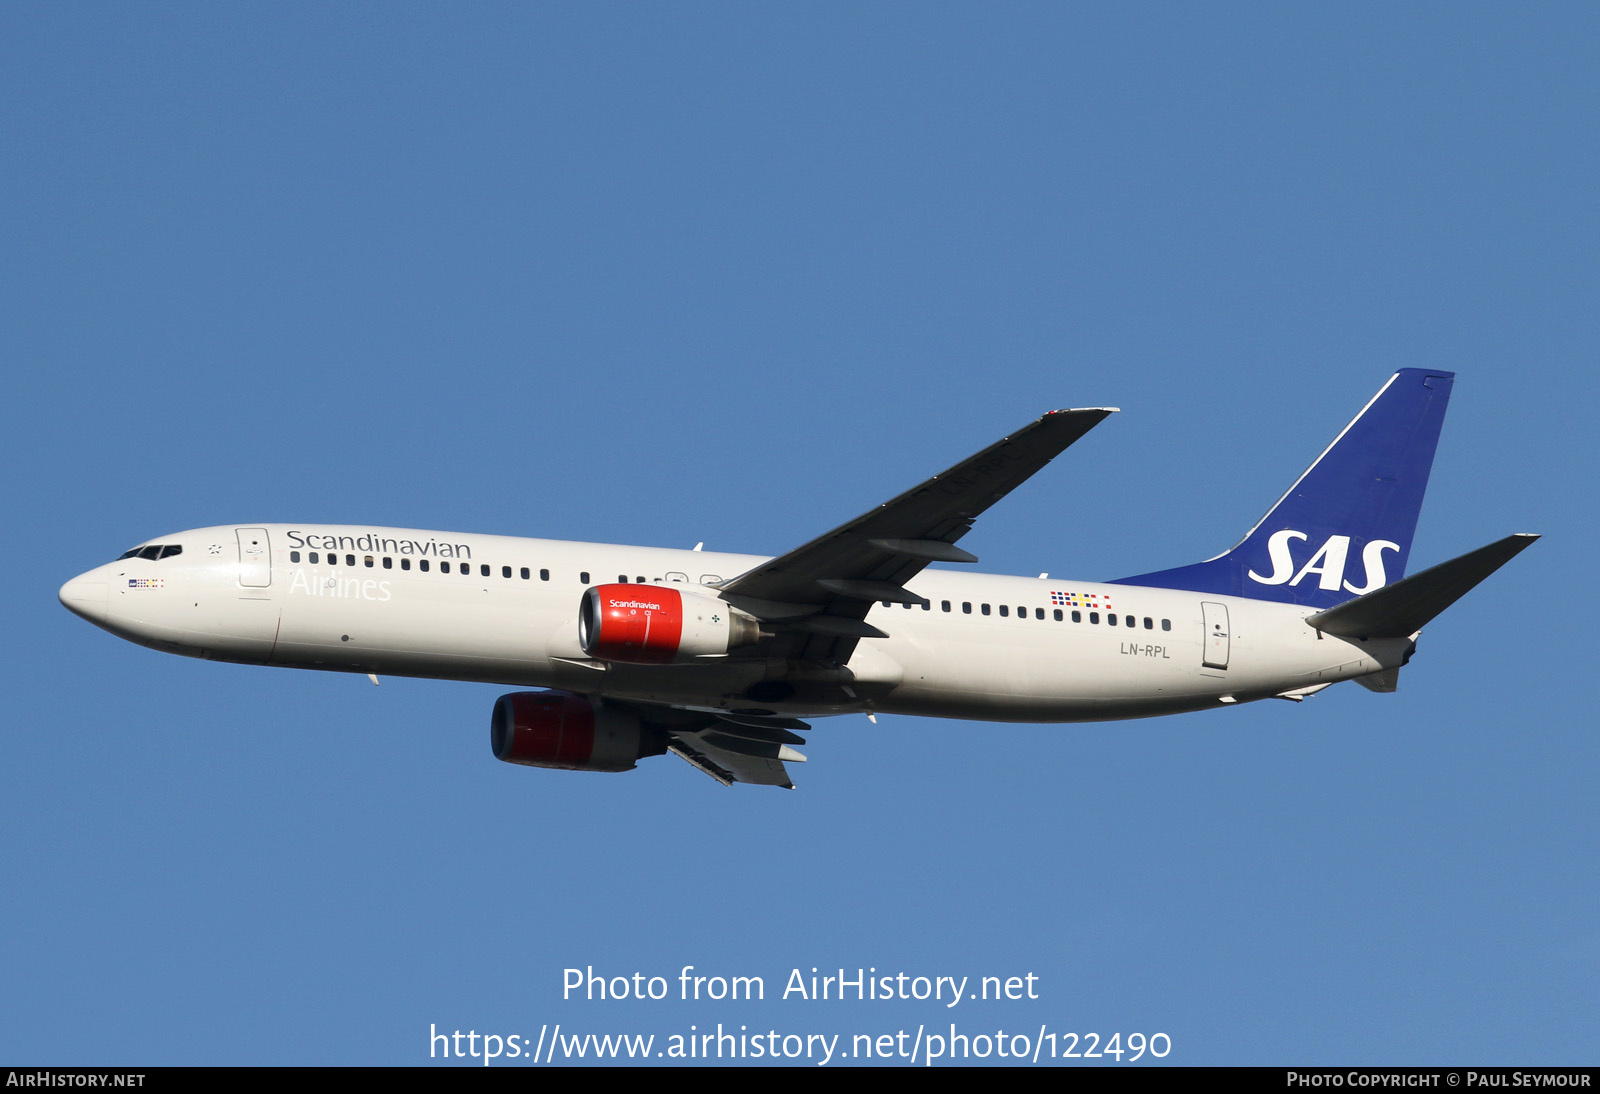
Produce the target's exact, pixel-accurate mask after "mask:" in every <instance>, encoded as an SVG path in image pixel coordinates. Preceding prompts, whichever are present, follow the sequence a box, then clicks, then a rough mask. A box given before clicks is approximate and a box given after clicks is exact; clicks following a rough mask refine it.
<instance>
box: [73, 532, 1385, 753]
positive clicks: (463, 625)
mask: <svg viewBox="0 0 1600 1094" xmlns="http://www.w3.org/2000/svg"><path fill="white" fill-rule="evenodd" d="M152 542H153V543H160V544H168V545H177V546H181V548H182V550H181V551H180V552H178V553H175V554H173V555H171V556H170V557H165V558H160V559H145V558H138V557H133V558H124V559H121V560H119V561H117V562H113V563H109V564H107V565H104V566H100V567H98V568H96V569H94V570H91V571H89V572H88V573H85V574H83V575H81V576H80V577H78V578H75V579H74V580H73V581H71V582H68V584H67V586H65V587H64V588H63V589H62V594H61V595H62V600H63V602H65V603H67V604H68V606H69V607H71V608H72V609H73V610H74V611H75V612H78V614H80V615H83V616H85V617H86V618H89V619H90V620H92V621H93V622H95V623H97V624H99V625H100V626H102V627H104V628H105V629H107V630H109V631H111V632H113V633H114V634H117V635H120V636H122V637H124V638H128V639H130V640H132V641H135V642H139V643H141V644H144V645H148V646H151V647H152V648H155V649H159V650H164V651H167V652H171V653H181V654H186V655H189V656H195V657H203V658H211V659H215V660H220V661H235V662H242V663H246V664H262V665H282V666H288V667H295V668H319V669H328V670H333V671H342V672H358V673H372V674H376V675H397V676H419V677H433V678H439V679H449V680H473V681H483V682H493V683H501V684H507V685H512V686H534V687H549V688H560V689H565V690H569V691H574V692H579V693H583V694H589V695H600V696H606V697H612V698H618V699H630V700H635V701H640V702H649V703H655V704H665V705H673V706H681V707H688V708H696V709H705V710H719V709H721V710H759V711H766V712H773V713H777V714H783V715H799V716H804V715H824V714H840V713H846V712H850V711H863V710H866V711H881V712H889V713H907V714H924V715H932V716H936V717H946V718H976V719H987V720H995V721H1021V722H1068V721H1097V720H1105V719H1115V718H1135V717H1143V716H1148V715H1155V714H1167V713H1174V712H1177V711H1184V710H1196V709H1203V708H1206V707H1213V706H1218V705H1220V704H1225V703H1232V702H1244V701H1248V700H1253V699H1260V698H1266V697H1269V696H1274V695H1284V694H1286V693H1295V692H1301V693H1304V692H1306V691H1308V690H1314V689H1316V688H1318V687H1320V686H1325V685H1327V684H1330V683H1334V682H1337V681H1339V680H1347V679H1352V678H1355V677H1359V676H1365V675H1368V674H1371V673H1376V672H1380V671H1382V670H1385V669H1390V668H1394V667H1397V666H1399V665H1400V664H1401V663H1402V662H1403V660H1404V658H1405V657H1406V656H1407V655H1408V654H1409V652H1410V650H1411V648H1412V643H1411V642H1410V641H1409V640H1395V639H1390V640H1381V641H1371V642H1361V641H1356V640H1352V639H1344V638H1338V637H1335V636H1332V635H1322V634H1319V633H1318V632H1317V631H1315V630H1313V629H1312V628H1311V627H1310V626H1308V625H1307V624H1306V623H1305V617H1306V616H1308V615H1310V614H1312V609H1309V608H1303V607H1300V606H1296V605H1285V604H1278V603H1271V602H1267V601H1260V600H1249V599H1243V598H1237V597H1225V596H1215V595H1210V594H1201V593H1192V592H1182V591H1175V590H1171V589H1155V588H1142V587H1137V586H1129V585H1107V584H1096V583H1089V582H1078V581H1065V580H1058V579H1055V578H1049V579H1043V578H1027V577H1005V576H998V575H989V574H973V573H965V572H958V571H953V570H925V571H924V572H923V573H922V574H921V575H920V576H918V577H917V578H915V579H914V580H912V581H911V582H909V583H908V584H907V586H906V587H907V589H909V590H910V591H911V592H912V593H915V594H917V595H918V596H921V597H924V598H926V599H927V601H928V605H927V606H926V607H918V606H910V607H907V606H903V605H899V604H896V605H894V606H885V605H883V604H877V605H875V606H874V607H873V609H872V611H871V613H870V614H869V615H868V617H867V622H868V623H870V624H872V625H873V626H875V627H877V628H879V629H880V630H882V631H884V632H886V633H887V635H888V637H887V638H863V639H860V640H859V641H858V642H857V643H856V647H855V650H854V652H853V654H852V655H851V657H850V658H849V661H848V663H847V664H846V665H844V666H825V665H824V666H804V665H796V664H792V663H785V662H777V663H769V662H768V661H765V660H762V659H760V658H749V657H741V656H739V654H738V651H735V653H734V654H733V655H730V656H727V657H721V658H708V659H704V660H703V661H702V662H700V663H691V664H679V665H626V664H614V663H606V662H598V661H594V660H591V659H590V658H588V657H587V656H586V655H585V654H584V653H583V651H582V649H581V648H580V647H579V644H578V609H579V603H580V600H581V598H582V595H583V593H584V591H585V589H586V588H587V587H589V586H590V585H596V584H601V583H609V582H614V581H617V580H619V579H621V580H625V581H628V582H635V581H643V582H646V583H664V584H674V585H682V586H685V587H694V586H699V587H702V588H701V590H700V591H702V592H704V593H705V594H706V595H710V596H715V595H716V590H715V588H714V586H715V584H716V583H717V582H719V581H723V580H725V579H729V578H732V577H735V576H737V575H739V574H742V573H745V572H746V571H748V570H750V569H751V568H752V567H754V566H756V565H758V564H759V563H761V562H763V561H765V560H764V559H762V558H760V557H757V556H751V555H730V554H718V553H713V552H708V551H707V552H702V551H683V550H667V549H662V548H650V547H627V546H620V545H616V544H602V543H573V542H560V541H553V540H538V539H517V538H512V537H506V536H486V535H463V534H458V533H439V532H419V531H413V530H403V529H381V528H370V527H359V526H330V525H284V524H279V525H256V526H251V527H242V526H241V527H234V526H226V527H217V528H203V529H198V530H194V531H188V532H181V533H177V534H175V535H171V536H166V537H161V538H159V539H157V540H153V541H152ZM424 564H426V570H424V569H423V566H424ZM1075 619H1076V621H1074V620H1075ZM1113 620H1114V622H1112V621H1113ZM779 679H781V680H783V681H785V687H784V688H782V689H780V690H778V691H775V692H763V691H762V690H760V685H761V684H762V682H763V681H766V680H779Z"/></svg>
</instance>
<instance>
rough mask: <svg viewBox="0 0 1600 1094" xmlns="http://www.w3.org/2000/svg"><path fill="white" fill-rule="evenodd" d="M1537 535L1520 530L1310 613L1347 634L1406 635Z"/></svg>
mask: <svg viewBox="0 0 1600 1094" xmlns="http://www.w3.org/2000/svg"><path fill="white" fill-rule="evenodd" d="M1538 538H1539V537H1538V536H1536V535H1529V534H1527V533H1518V534H1517V535H1514V536H1507V537H1506V538H1505V539H1502V540H1496V541H1495V542H1494V543H1491V544H1489V545H1488V546H1487V547H1479V548H1478V549H1477V550H1476V551H1469V552H1467V553H1466V554H1464V555H1462V556H1461V557H1459V558H1453V559H1451V560H1450V561H1449V562H1441V563H1439V565H1437V566H1434V567H1432V568H1430V569H1427V570H1423V571H1422V572H1421V573H1419V574H1412V575H1411V576H1410V577H1404V578H1401V579H1400V580H1399V581H1396V582H1394V583H1393V584H1391V585H1385V586H1384V587H1383V588H1381V589H1375V590H1374V591H1372V592H1370V593H1367V594H1366V595H1364V596H1358V597H1356V598H1355V599H1354V600H1347V601H1345V602H1344V603H1343V604H1339V605H1337V606H1335V607H1332V608H1329V609H1328V610H1327V611H1321V612H1318V613H1317V614H1316V615H1310V616H1307V617H1306V622H1307V623H1309V624H1311V625H1312V626H1313V627H1315V628H1316V629H1317V630H1319V631H1325V632H1326V633H1328V634H1337V635H1340V636H1341V637H1344V638H1406V637H1409V636H1410V635H1413V634H1415V633H1417V632H1418V631H1420V630H1421V629H1422V628H1423V627H1424V626H1425V625H1427V624H1428V623H1429V622H1430V621H1431V620H1432V619H1433V618H1434V616H1436V615H1438V614H1439V613H1440V612H1442V611H1444V610H1445V609H1446V608H1448V607H1449V606H1450V605H1452V604H1454V603H1455V602H1456V601H1457V600H1460V599H1461V597H1463V596H1464V595H1466V593H1467V592H1469V591H1470V590H1471V589H1472V588H1473V586H1475V585H1477V584H1478V582H1480V581H1482V580H1483V579H1484V578H1486V577H1488V576H1489V575H1490V574H1492V573H1494V572H1495V571H1496V570H1498V569H1499V568H1500V567H1502V566H1504V565H1505V564H1506V563H1507V562H1510V561H1511V560H1512V559H1513V558H1515V557H1516V556H1517V554H1518V553H1519V552H1521V551H1522V550H1524V549H1525V548H1527V547H1528V546H1529V545H1531V544H1532V543H1533V541H1534V540H1536V539H1538Z"/></svg>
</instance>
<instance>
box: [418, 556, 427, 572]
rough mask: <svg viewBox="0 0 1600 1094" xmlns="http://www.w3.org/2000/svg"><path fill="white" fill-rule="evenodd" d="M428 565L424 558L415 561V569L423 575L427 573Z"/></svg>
mask: <svg viewBox="0 0 1600 1094" xmlns="http://www.w3.org/2000/svg"><path fill="white" fill-rule="evenodd" d="M428 565H429V563H428V560H427V559H425V558H421V559H418V560H417V569H419V570H421V571H422V572H423V573H427V572H428Z"/></svg>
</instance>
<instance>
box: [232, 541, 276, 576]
mask: <svg viewBox="0 0 1600 1094" xmlns="http://www.w3.org/2000/svg"><path fill="white" fill-rule="evenodd" d="M234 535H235V536H237V537H238V539H239V584H241V585H243V586H244V587H245V588H247V589H265V588H267V587H269V586H270V585H271V584H272V552H271V551H270V550H269V549H268V547H267V530H266V529H265V528H235V529H234Z"/></svg>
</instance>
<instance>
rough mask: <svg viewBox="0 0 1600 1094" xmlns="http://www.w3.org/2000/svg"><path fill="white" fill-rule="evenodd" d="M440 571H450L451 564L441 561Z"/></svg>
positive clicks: (442, 572)
mask: <svg viewBox="0 0 1600 1094" xmlns="http://www.w3.org/2000/svg"><path fill="white" fill-rule="evenodd" d="M439 572H440V573H441V574H447V573H449V572H450V564H449V563H448V562H441V563H439Z"/></svg>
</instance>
